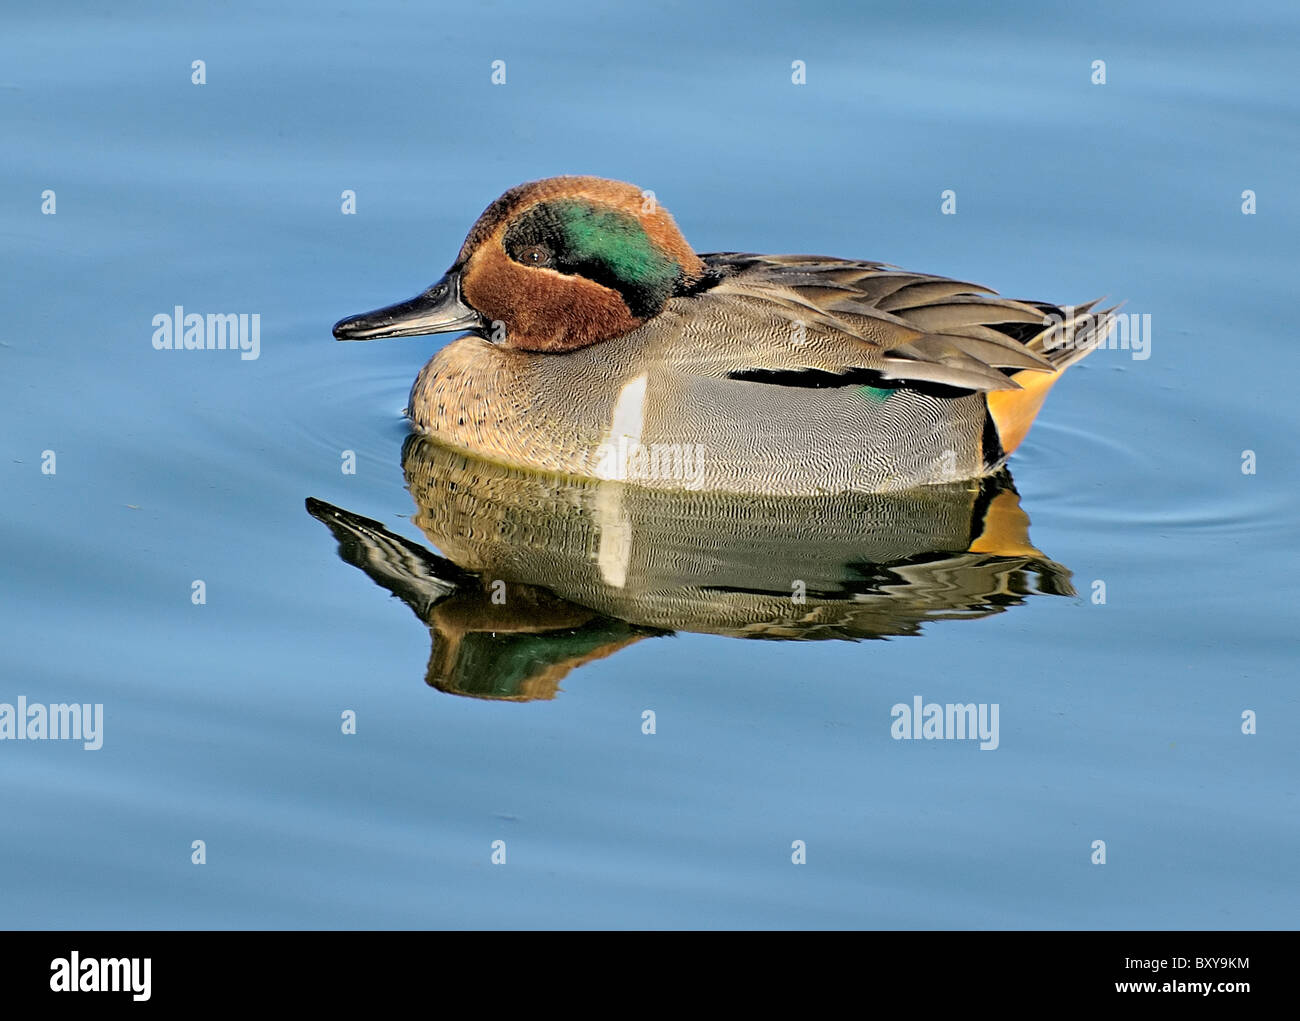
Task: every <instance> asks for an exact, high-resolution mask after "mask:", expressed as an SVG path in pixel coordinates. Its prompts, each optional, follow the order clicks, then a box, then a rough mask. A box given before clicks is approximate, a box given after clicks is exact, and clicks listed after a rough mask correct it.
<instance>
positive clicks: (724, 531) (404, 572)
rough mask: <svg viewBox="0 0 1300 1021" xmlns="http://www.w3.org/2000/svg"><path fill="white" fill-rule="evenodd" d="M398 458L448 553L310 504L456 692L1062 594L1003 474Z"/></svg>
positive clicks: (541, 682)
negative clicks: (816, 473) (783, 489)
mask: <svg viewBox="0 0 1300 1021" xmlns="http://www.w3.org/2000/svg"><path fill="white" fill-rule="evenodd" d="M402 467H403V469H404V471H405V474H406V482H407V486H408V488H409V489H410V492H411V495H412V496H413V497H414V498H415V503H416V507H417V513H416V514H415V516H414V517H413V520H414V522H415V524H416V525H418V526H419V528H420V530H421V531H422V532H423V533H424V534H425V536H427V537H428V539H429V542H430V543H432V544H433V545H434V546H435V547H437V549H439V550H440V551H441V552H442V554H443V556H439V555H437V554H435V553H432V552H431V551H429V550H427V549H425V548H424V547H422V546H420V545H419V544H417V543H414V542H411V541H410V540H408V539H404V538H402V537H401V536H399V535H395V534H394V533H392V532H390V531H389V530H388V529H387V528H385V527H384V526H383V525H382V524H380V523H379V522H378V521H373V520H371V519H369V518H364V517H361V516H359V515H357V514H353V513H351V512H349V511H346V510H343V509H341V508H338V507H334V506H331V505H330V504H327V503H324V502H322V501H320V500H315V499H308V500H307V510H308V512H309V513H310V514H311V515H312V516H313V517H315V518H317V519H318V520H320V521H321V522H323V523H324V524H325V525H326V526H328V527H329V529H330V531H331V532H333V533H334V536H335V538H336V539H337V540H338V543H339V556H340V557H341V558H342V559H343V560H344V561H346V562H347V563H349V564H352V565H353V566H355V567H359V568H360V569H361V570H363V571H364V572H365V573H366V574H367V575H369V576H370V578H371V579H372V580H373V581H374V582H375V583H376V584H378V585H380V586H381V587H383V588H386V589H388V590H389V591H391V592H392V593H393V594H394V595H396V596H398V597H399V598H401V599H402V600H403V601H404V602H405V603H406V604H407V605H408V606H410V608H411V609H412V610H413V611H414V612H415V615H416V616H417V617H419V618H420V620H421V621H423V622H424V623H425V624H426V625H427V626H428V628H429V635H430V638H431V640H432V646H433V647H432V651H431V653H430V655H429V666H428V671H427V673H426V675H425V680H426V682H427V683H428V684H429V685H431V686H432V687H434V688H437V689H439V690H440V691H446V692H450V693H452V694H457V695H469V696H473V697H476V698H491V699H503V700H513V701H529V700H531V699H549V698H554V697H555V695H556V693H557V691H558V690H559V684H560V681H561V680H562V679H563V678H564V677H565V676H566V675H567V674H568V673H569V672H570V671H572V670H573V669H575V668H576V667H579V666H581V665H582V664H584V663H587V662H589V661H591V660H593V659H600V658H603V657H605V656H609V655H610V654H612V653H614V652H617V651H618V650H619V649H621V648H623V647H624V646H627V645H630V644H632V643H633V642H636V641H639V640H641V639H643V638H650V637H655V636H660V635H666V634H670V633H672V632H675V631H695V632H702V633H708V634H717V635H727V636H730V637H733V638H762V639H769V640H804V641H810V640H820V639H828V638H838V639H848V640H858V639H864V638H888V637H893V636H902V635H915V634H919V633H920V632H921V629H922V626H923V625H924V624H926V623H927V622H929V621H936V620H954V619H969V618H976V617H986V616H989V615H991V614H995V613H1000V612H1002V611H1004V610H1006V609H1008V608H1010V607H1013V606H1019V605H1020V604H1021V603H1023V602H1024V601H1025V599H1026V598H1027V597H1028V596H1030V595H1034V594H1047V595H1073V594H1074V589H1073V588H1072V587H1071V585H1070V581H1069V578H1070V575H1069V572H1068V571H1067V570H1066V569H1065V568H1064V567H1062V566H1061V565H1060V564H1057V563H1054V562H1053V561H1051V560H1049V559H1047V558H1046V557H1044V556H1043V554H1042V553H1040V552H1039V551H1038V550H1036V549H1035V548H1034V547H1033V546H1032V545H1031V544H1030V542H1029V535H1028V526H1029V519H1028V518H1027V517H1026V515H1025V513H1024V511H1022V510H1021V509H1020V499H1019V497H1018V496H1017V494H1016V491H1015V488H1014V487H1013V485H1012V481H1011V476H1010V474H1009V473H1007V472H1005V471H1003V472H1001V473H1000V474H998V475H995V476H992V477H990V478H986V479H980V480H975V481H971V482H959V483H952V484H948V485H939V486H926V487H924V488H920V489H915V490H911V491H908V492H902V493H885V494H869V493H847V494H836V495H827V496H820V497H812V496H803V497H775V496H732V495H727V494H719V493H699V492H689V491H683V492H664V491H652V490H648V489H642V488H638V487H635V486H630V485H625V484H622V483H618V482H597V481H591V480H579V479H571V478H559V477H554V476H545V475H538V474H532V473H528V472H522V471H518V470H516V469H512V468H507V467H504V466H500V465H496V464H492V463H488V462H484V461H479V460H476V459H474V458H471V457H467V456H466V455H464V454H463V453H460V452H457V451H453V450H450V449H448V448H446V447H443V446H441V445H439V444H438V443H436V442H435V441H433V440H431V439H429V438H427V437H425V436H421V435H416V434H413V435H411V436H410V437H409V438H408V439H407V441H406V444H405V445H404V446H403V449H402Z"/></svg>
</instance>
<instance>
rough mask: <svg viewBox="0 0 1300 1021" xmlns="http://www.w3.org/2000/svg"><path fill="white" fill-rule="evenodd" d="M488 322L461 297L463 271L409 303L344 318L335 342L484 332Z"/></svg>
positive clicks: (336, 330) (336, 329)
mask: <svg viewBox="0 0 1300 1021" xmlns="http://www.w3.org/2000/svg"><path fill="white" fill-rule="evenodd" d="M487 325H488V322H487V320H486V319H484V318H483V316H481V315H480V314H479V313H478V312H476V311H475V310H474V309H472V308H470V307H469V306H468V305H467V304H465V300H464V299H463V298H462V297H461V296H460V272H459V271H458V270H449V271H448V273H447V275H446V276H444V277H443V278H442V279H441V280H439V281H438V282H437V283H436V284H434V285H433V286H432V287H430V288H429V289H428V290H427V291H425V292H424V293H423V294H417V295H416V296H415V297H414V298H412V299H410V300H409V301H399V302H398V303H397V304H396V305H389V306H388V307H387V308H380V309H376V310H375V311H373V312H363V313H362V314H361V315H359V316H351V317H349V318H347V319H340V320H339V321H338V322H337V323H335V324H334V339H335V340H378V339H379V338H381V337H418V336H421V335H423V334H426V333H449V332H451V331H453V330H481V329H484V328H485V327H486V326H487Z"/></svg>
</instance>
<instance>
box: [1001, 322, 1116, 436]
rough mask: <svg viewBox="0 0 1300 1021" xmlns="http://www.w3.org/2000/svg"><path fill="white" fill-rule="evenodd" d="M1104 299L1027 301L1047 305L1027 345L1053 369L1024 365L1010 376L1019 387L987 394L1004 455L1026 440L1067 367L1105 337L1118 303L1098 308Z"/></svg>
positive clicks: (1100, 343)
mask: <svg viewBox="0 0 1300 1021" xmlns="http://www.w3.org/2000/svg"><path fill="white" fill-rule="evenodd" d="M1099 301H1100V299H1097V301H1090V302H1087V303H1086V304H1083V305H1078V306H1072V305H1067V306H1065V307H1064V308H1062V307H1059V306H1057V305H1048V304H1046V303H1044V302H1041V301H1031V302H1025V304H1027V305H1033V306H1035V307H1037V308H1040V309H1042V310H1043V322H1044V326H1043V328H1042V329H1041V330H1039V331H1038V332H1037V333H1034V334H1032V335H1029V336H1026V337H1025V338H1024V344H1025V347H1027V348H1028V349H1029V350H1030V351H1032V352H1033V353H1034V354H1036V355H1039V356H1041V357H1042V358H1045V359H1046V360H1047V361H1048V362H1050V363H1051V365H1052V370H1053V371H1051V372H1043V371H1040V370H1037V369H1022V370H1021V371H1019V372H1017V373H1015V374H1014V375H1013V376H1012V377H1011V378H1012V380H1014V381H1015V382H1016V383H1017V384H1019V386H1020V389H1019V390H993V391H990V392H989V393H988V394H987V398H988V407H989V416H990V417H991V418H992V419H993V424H994V426H996V427H997V431H998V439H999V441H1000V443H1001V447H1002V453H1003V455H1004V456H1005V455H1008V454H1010V453H1012V452H1013V451H1014V450H1015V449H1016V448H1017V447H1018V446H1020V444H1021V443H1022V442H1023V441H1024V438H1025V435H1026V434H1027V433H1028V432H1029V427H1030V426H1031V425H1033V424H1034V419H1035V418H1037V417H1038V412H1039V411H1040V410H1042V407H1043V401H1044V400H1045V399H1046V397H1047V392H1048V391H1049V390H1051V389H1052V386H1053V384H1055V383H1056V381H1057V380H1058V379H1060V378H1061V375H1062V374H1063V373H1064V372H1065V370H1066V369H1068V368H1069V367H1070V366H1071V365H1073V364H1074V363H1075V362H1077V361H1080V360H1082V359H1083V358H1085V357H1087V355H1088V354H1089V352H1091V351H1092V350H1093V349H1094V348H1097V347H1100V346H1101V345H1102V344H1105V343H1106V339H1107V338H1108V337H1109V336H1110V331H1111V329H1112V326H1113V323H1114V320H1113V319H1112V317H1111V313H1113V312H1114V311H1115V310H1116V309H1117V308H1119V306H1118V305H1112V306H1111V307H1110V308H1107V309H1102V310H1101V311H1099V312H1094V311H1093V309H1094V308H1096V307H1097V304H1098V302H1099Z"/></svg>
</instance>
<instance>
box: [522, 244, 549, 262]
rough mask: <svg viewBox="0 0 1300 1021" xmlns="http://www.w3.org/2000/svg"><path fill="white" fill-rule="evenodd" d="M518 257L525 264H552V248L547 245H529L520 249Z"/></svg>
mask: <svg viewBox="0 0 1300 1021" xmlns="http://www.w3.org/2000/svg"><path fill="white" fill-rule="evenodd" d="M516 258H518V260H519V261H520V262H522V263H523V264H524V265H525V266H549V265H550V264H551V250H550V249H549V248H547V247H546V246H545V245H529V246H528V247H526V248H522V249H520V251H519V255H518V256H517V257H516Z"/></svg>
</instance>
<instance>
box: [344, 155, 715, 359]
mask: <svg viewBox="0 0 1300 1021" xmlns="http://www.w3.org/2000/svg"><path fill="white" fill-rule="evenodd" d="M703 276H704V264H703V263H702V262H701V261H700V258H699V256H697V255H696V254H695V253H694V252H693V251H692V250H691V246H690V245H689V244H687V243H686V239H685V238H683V237H682V235H681V232H680V231H678V229H677V225H676V224H675V223H674V222H673V218H672V217H671V216H669V215H668V211H667V210H666V209H664V208H663V207H662V206H660V205H659V204H658V203H657V202H656V201H655V200H654V198H653V196H650V195H648V194H647V193H643V192H641V191H640V190H639V189H638V188H636V187H635V186H633V185H630V184H625V183H623V182H622V181H609V180H605V179H604V178H600V177H550V178H547V179H546V180H543V181H532V182H530V183H528V184H521V185H519V186H518V187H517V188H511V189H510V190H509V191H508V192H506V193H505V194H504V195H502V196H501V197H500V198H499V199H497V200H496V201H495V202H493V203H492V204H491V205H490V206H488V207H487V209H486V210H485V211H484V213H483V215H482V216H480V217H479V218H478V222H477V223H475V224H474V226H473V228H472V229H471V230H470V232H469V236H468V237H466V238H465V243H464V244H463V245H462V246H461V249H460V254H459V255H458V256H457V257H456V262H455V264H454V265H453V266H452V267H451V269H449V270H447V272H446V274H445V275H444V276H443V278H442V279H441V280H439V281H438V282H437V283H436V284H434V285H433V286H432V287H430V288H429V289H428V290H427V291H425V292H424V293H423V294H420V295H417V296H416V297H414V298H412V299H411V300H409V301H403V302H400V303H398V304H396V305H390V306H388V307H387V308H381V309H378V310H376V311H374V312H367V313H365V314H363V315H359V316H352V317H351V318H348V319H344V320H342V321H341V322H339V323H337V324H335V326H334V336H335V337H337V338H338V339H339V340H373V339H376V338H379V337H410V336H416V335H418V334H425V333H446V332H450V331H459V330H468V331H470V332H473V333H477V334H479V335H480V336H483V337H486V338H488V339H490V340H496V341H498V342H500V343H502V344H503V345H505V346H506V347H511V348H517V349H519V350H523V351H571V350H573V349H575V348H580V347H586V346H587V345H588V344H594V343H596V342H598V341H602V340H609V339H610V338H611V337H617V336H621V335H622V334H624V333H627V332H628V331H629V330H632V329H635V328H636V327H638V326H640V325H641V324H642V323H644V322H645V321H646V320H647V319H650V318H652V317H654V316H656V315H658V314H659V312H661V311H662V310H663V307H664V305H665V304H667V302H668V299H669V298H671V297H672V296H673V295H674V294H680V293H685V292H687V291H689V290H690V288H691V287H692V286H693V285H695V284H696V283H697V282H698V281H699V280H700V278H701V277H703Z"/></svg>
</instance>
